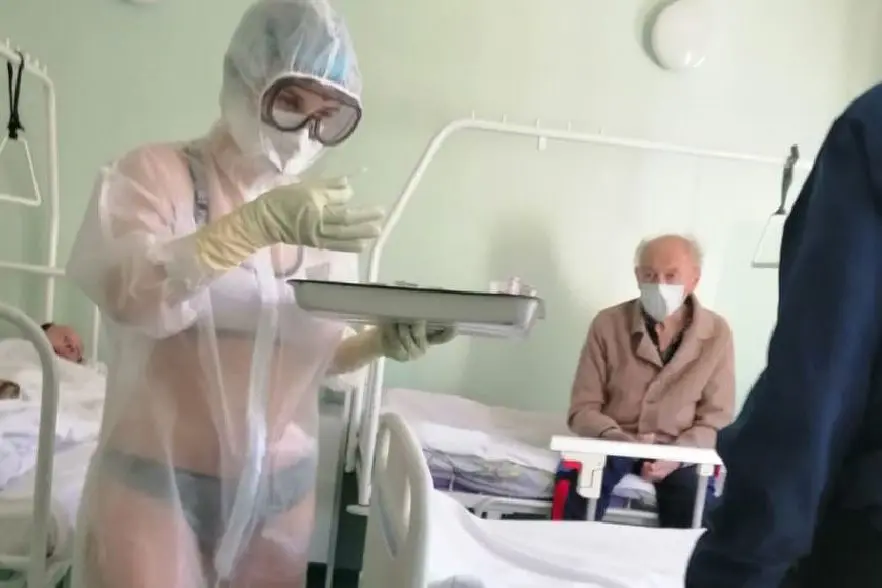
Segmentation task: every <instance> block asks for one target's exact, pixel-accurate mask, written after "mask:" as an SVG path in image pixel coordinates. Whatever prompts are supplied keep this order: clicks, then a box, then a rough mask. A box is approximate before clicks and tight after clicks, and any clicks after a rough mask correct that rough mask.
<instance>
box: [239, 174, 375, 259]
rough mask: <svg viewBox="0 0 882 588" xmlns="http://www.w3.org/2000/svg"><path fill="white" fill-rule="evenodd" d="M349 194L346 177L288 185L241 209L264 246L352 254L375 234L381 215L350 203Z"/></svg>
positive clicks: (349, 189)
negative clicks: (302, 246) (307, 248)
mask: <svg viewBox="0 0 882 588" xmlns="http://www.w3.org/2000/svg"><path fill="white" fill-rule="evenodd" d="M352 195H353V192H352V188H350V187H349V182H348V181H347V180H346V178H337V179H333V180H324V181H319V182H311V183H301V184H293V185H289V186H282V187H279V188H275V189H273V190H270V191H269V192H267V193H266V194H264V195H262V196H261V197H259V198H258V199H257V200H255V201H253V202H251V203H249V204H248V205H246V207H245V208H246V209H247V211H243V213H244V214H245V215H246V218H247V219H248V220H247V221H246V222H247V223H248V224H253V226H254V228H255V229H258V230H259V231H260V233H262V236H263V237H264V238H265V239H266V244H267V245H272V244H276V243H285V244H287V245H305V246H307V247H315V248H317V249H330V250H332V251H345V252H354V253H357V252H360V251H363V250H364V249H365V248H366V247H367V245H368V243H370V241H371V240H373V239H376V238H377V237H378V236H379V235H380V229H381V222H382V220H383V217H384V216H385V215H384V213H383V211H382V210H381V209H378V208H366V207H358V206H352V205H351V204H349V201H350V200H351V199H352Z"/></svg>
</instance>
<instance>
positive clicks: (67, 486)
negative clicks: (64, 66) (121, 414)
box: [0, 40, 105, 588]
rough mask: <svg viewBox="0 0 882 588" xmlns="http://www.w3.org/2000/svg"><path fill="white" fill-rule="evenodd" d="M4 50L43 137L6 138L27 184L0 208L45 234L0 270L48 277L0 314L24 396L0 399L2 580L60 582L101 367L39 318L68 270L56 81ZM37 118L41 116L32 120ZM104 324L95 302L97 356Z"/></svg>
mask: <svg viewBox="0 0 882 588" xmlns="http://www.w3.org/2000/svg"><path fill="white" fill-rule="evenodd" d="M0 59H2V60H5V61H7V62H8V63H9V64H10V65H11V66H12V67H13V69H15V70H19V71H21V72H22V74H24V75H23V76H22V79H23V85H22V89H21V91H22V94H23V100H22V102H21V105H22V107H23V108H25V109H26V112H22V113H21V114H22V115H23V116H24V126H25V127H26V128H27V129H28V130H30V129H32V128H36V129H40V133H39V135H40V136H37V137H34V136H31V135H29V134H28V132H27V131H25V132H23V133H19V134H18V136H17V137H15V138H11V137H9V136H8V135H7V136H3V137H0V156H2V157H3V160H2V161H0V164H3V163H7V162H9V163H10V164H12V166H15V167H14V169H16V170H19V171H21V169H22V165H21V157H22V154H23V155H24V157H25V159H26V162H27V168H26V171H27V172H29V174H26V175H27V176H29V177H28V179H29V181H28V182H27V184H29V185H25V184H22V185H17V186H9V183H8V182H4V184H3V185H4V189H5V190H4V191H9V192H10V193H0V217H2V218H3V219H4V220H8V219H14V222H15V223H17V224H21V226H24V227H26V228H27V231H26V232H28V233H31V234H33V233H36V234H38V235H39V236H40V237H41V240H43V241H44V242H43V243H41V244H40V246H39V247H34V246H33V243H31V242H29V247H28V248H26V249H27V250H30V251H38V252H39V255H40V261H39V263H33V262H32V261H30V260H21V259H0V278H2V280H3V283H4V284H9V283H10V282H11V280H10V277H11V276H13V275H14V276H16V277H21V276H25V277H27V276H37V277H39V278H42V279H44V280H45V283H44V289H43V291H42V294H43V296H42V297H41V298H42V299H41V300H39V302H40V303H41V305H40V306H41V309H40V310H39V312H36V313H34V318H31V317H29V316H27V314H26V313H25V312H22V311H21V310H20V309H18V308H16V307H15V306H14V305H13V306H9V305H5V304H0V322H9V323H12V325H13V326H14V327H16V328H17V330H18V331H19V332H20V333H21V336H22V337H23V338H24V340H22V339H16V340H4V341H0V378H5V379H7V380H11V381H13V382H15V383H17V384H19V386H20V387H21V391H22V394H21V398H19V399H15V400H2V401H0V588H12V587H21V586H25V585H27V586H28V587H29V588H44V587H45V588H48V587H54V586H57V585H58V584H59V582H60V581H61V579H62V578H63V576H64V575H65V574H66V572H67V570H68V569H69V567H70V563H71V560H72V555H71V553H72V544H73V529H74V521H75V518H76V511H77V508H78V506H79V501H80V498H81V496H82V490H83V483H84V480H85V473H86V469H87V467H88V463H89V461H90V459H91V456H92V453H93V452H94V449H95V444H96V439H97V433H98V428H99V424H100V418H101V413H102V411H103V405H104V386H105V376H104V373H103V370H102V369H101V368H100V366H98V365H97V364H92V365H88V366H78V365H74V364H70V363H67V362H63V361H60V360H58V359H57V358H56V357H55V354H54V353H53V351H52V348H51V346H49V344H48V342H47V341H46V337H45V334H44V333H43V331H42V329H41V328H40V327H39V324H40V323H43V322H51V321H52V320H53V318H54V309H55V292H56V285H57V284H56V281H57V280H58V279H59V278H63V277H64V270H63V269H62V268H60V267H58V257H59V254H58V253H59V252H58V244H59V229H60V224H61V218H60V181H59V165H58V159H59V158H58V124H57V116H56V93H55V85H54V83H53V80H52V79H51V77H50V76H49V74H48V73H47V69H46V66H45V65H44V64H43V63H40V62H39V61H38V60H37V59H34V58H33V57H32V56H30V55H28V54H27V52H26V51H23V50H19V49H18V47H16V46H15V45H14V44H13V43H11V42H10V41H9V40H6V41H5V42H0ZM35 89H38V90H37V91H34V90H35ZM31 108H37V109H39V110H33V111H32V110H30V109H31ZM31 115H35V116H34V117H33V118H31ZM35 118H42V120H41V121H40V122H39V124H36V123H35V124H34V125H33V126H32V125H30V124H28V121H31V120H34V119H35ZM29 139H31V140H34V139H36V144H39V145H41V147H42V149H40V151H39V152H37V151H34V152H32V151H31V149H30V147H29V145H28V140H29ZM9 154H12V155H11V156H10V155H9ZM9 171H10V167H8V166H7V167H0V175H2V174H3V172H9ZM11 175H13V174H10V176H11ZM15 175H16V177H19V176H20V175H21V174H15ZM4 179H6V178H4ZM12 192H14V193H12ZM32 212H33V213H35V214H34V215H33V216H29V214H30V213H32ZM17 213H21V215H20V216H19V214H17ZM30 218H33V219H34V222H37V220H39V222H40V223H41V225H42V223H43V222H45V223H46V225H47V226H46V229H45V230H43V229H40V230H34V229H33V228H32V227H30V226H29V224H30V221H29V220H28V219H30ZM4 326H5V325H4ZM99 331H100V322H99V314H98V311H97V309H95V308H94V307H93V308H92V309H91V332H90V333H89V335H90V336H88V337H86V341H87V343H89V350H88V352H87V354H86V355H87V357H88V358H90V359H93V360H94V358H96V357H97V355H98V335H99Z"/></svg>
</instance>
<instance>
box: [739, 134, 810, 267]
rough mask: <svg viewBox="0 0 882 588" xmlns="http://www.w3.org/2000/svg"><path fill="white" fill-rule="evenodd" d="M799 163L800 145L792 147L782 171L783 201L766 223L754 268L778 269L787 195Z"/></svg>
mask: <svg viewBox="0 0 882 588" xmlns="http://www.w3.org/2000/svg"><path fill="white" fill-rule="evenodd" d="M798 162H799V145H792V146H791V147H790V153H789V154H788V155H787V158H786V159H785V160H784V168H783V169H782V171H781V200H780V201H779V203H778V208H777V209H776V210H775V212H773V213H772V216H770V217H769V220H768V221H766V225H765V227H763V232H762V234H761V235H760V240H759V243H758V244H757V247H756V252H755V253H754V255H753V260H752V261H751V264H750V265H751V266H752V267H754V268H757V269H775V268H777V267H778V256H779V253H780V249H781V237H782V235H783V233H784V223H785V221H786V220H787V195H788V194H789V193H790V188H791V186H792V185H793V170H794V169H795V168H796V164H797V163H798ZM764 258H765V259H764Z"/></svg>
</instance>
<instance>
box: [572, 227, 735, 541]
mask: <svg viewBox="0 0 882 588" xmlns="http://www.w3.org/2000/svg"><path fill="white" fill-rule="evenodd" d="M634 273H635V276H636V278H637V285H638V287H639V289H640V297H639V298H637V299H634V300H629V301H627V302H624V303H622V304H619V305H617V306H613V307H612V308H607V309H606V310H603V311H601V312H600V313H599V314H598V315H597V316H596V317H595V319H594V321H593V323H592V324H591V328H590V330H589V331H588V338H587V341H586V342H585V346H584V347H583V349H582V354H581V357H580V360H579V366H578V369H577V372H576V377H575V381H574V382H573V390H572V399H571V404H570V411H569V417H568V419H569V420H568V422H569V426H570V428H571V429H572V430H573V432H575V433H576V434H578V435H582V436H586V437H598V438H601V439H611V440H617V441H643V442H654V443H673V444H679V445H690V446H697V447H713V446H714V445H715V442H716V437H717V431H718V430H719V429H720V428H721V427H724V426H725V425H728V424H729V423H730V422H731V420H732V414H733V411H734V403H735V375H734V351H733V345H732V333H731V331H730V330H729V327H728V325H727V324H726V321H725V320H724V319H723V318H722V317H721V316H719V315H717V314H716V313H714V312H712V311H710V310H708V309H706V308H704V307H702V306H701V304H699V302H698V299H697V298H696V297H695V294H694V293H693V292H694V291H695V287H696V286H697V285H698V281H699V278H700V277H701V251H700V248H699V247H698V245H697V243H695V242H694V241H692V240H690V239H687V238H685V237H681V236H679V235H665V236H662V237H658V238H656V239H652V240H650V241H644V242H642V243H641V244H640V245H639V246H638V247H637V253H636V256H635V270H634ZM695 469H696V468H695V466H681V464H679V463H672V462H660V461H638V460H633V459H628V458H623V457H613V456H611V457H609V458H608V459H607V463H606V468H605V470H604V474H603V484H602V489H601V496H600V499H599V500H598V504H597V519H598V520H600V519H601V518H602V517H603V514H604V512H605V511H606V509H607V507H608V505H609V501H610V496H611V494H612V491H613V488H615V486H616V485H617V484H618V483H619V482H620V481H621V480H622V478H623V477H624V476H626V475H627V474H629V473H634V474H638V475H640V476H641V477H643V478H644V479H645V480H648V481H650V482H652V483H653V484H654V485H655V489H656V499H657V504H658V517H659V524H660V526H662V527H672V528H687V527H690V526H691V523H692V510H693V505H694V500H695V494H696V490H697V484H698V477H697V472H696V471H695ZM584 508H585V507H584V501H580V502H577V503H576V505H575V507H574V506H573V501H570V506H569V507H568V508H567V516H568V518H569V517H579V518H582V517H584Z"/></svg>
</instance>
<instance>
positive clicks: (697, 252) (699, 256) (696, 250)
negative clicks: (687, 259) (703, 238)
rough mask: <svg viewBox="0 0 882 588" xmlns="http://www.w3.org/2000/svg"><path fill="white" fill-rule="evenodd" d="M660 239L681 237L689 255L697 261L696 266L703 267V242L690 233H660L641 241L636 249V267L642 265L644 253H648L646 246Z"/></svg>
mask: <svg viewBox="0 0 882 588" xmlns="http://www.w3.org/2000/svg"><path fill="white" fill-rule="evenodd" d="M660 239H679V240H681V241H683V242H684V243H685V244H686V247H687V248H688V249H689V255H690V256H691V257H692V260H693V261H694V262H695V267H697V268H698V269H701V267H702V264H703V263H704V251H702V249H701V244H700V243H699V242H698V240H697V239H696V238H695V237H692V236H690V235H678V234H676V233H668V234H666V235H658V236H657V237H652V238H647V239H643V240H642V241H640V243H638V244H637V249H636V250H635V251H634V267H640V260H641V259H643V254H644V253H646V248H647V247H649V246H650V245H652V244H653V243H655V242H656V241H659V240H660Z"/></svg>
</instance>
